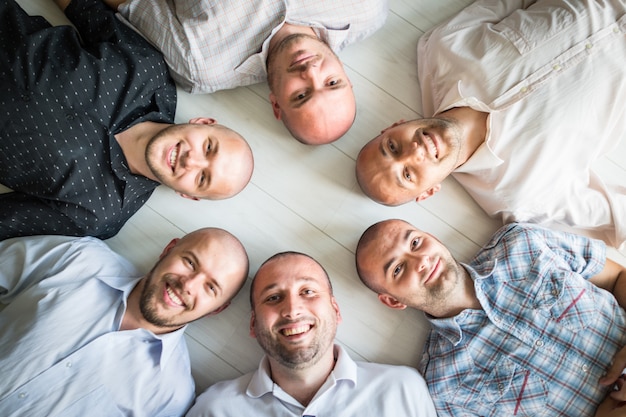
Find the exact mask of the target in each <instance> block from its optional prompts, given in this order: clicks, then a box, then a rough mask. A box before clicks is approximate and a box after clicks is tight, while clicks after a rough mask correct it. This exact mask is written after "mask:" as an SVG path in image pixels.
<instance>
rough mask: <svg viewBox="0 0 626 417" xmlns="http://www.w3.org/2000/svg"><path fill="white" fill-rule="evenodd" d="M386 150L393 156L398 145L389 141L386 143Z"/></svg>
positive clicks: (396, 151)
mask: <svg viewBox="0 0 626 417" xmlns="http://www.w3.org/2000/svg"><path fill="white" fill-rule="evenodd" d="M387 148H389V152H391V153H392V154H394V155H396V154H397V153H398V145H397V144H396V142H395V141H393V140H391V139H389V140H388V141H387Z"/></svg>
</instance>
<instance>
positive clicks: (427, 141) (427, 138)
mask: <svg viewBox="0 0 626 417" xmlns="http://www.w3.org/2000/svg"><path fill="white" fill-rule="evenodd" d="M422 137H423V138H424V145H426V147H427V148H428V153H429V154H430V155H432V156H433V158H434V159H439V150H438V149H437V144H436V142H435V139H434V138H433V136H432V135H431V134H430V133H427V132H422Z"/></svg>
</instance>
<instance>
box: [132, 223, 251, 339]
mask: <svg viewBox="0 0 626 417" xmlns="http://www.w3.org/2000/svg"><path fill="white" fill-rule="evenodd" d="M233 245H234V244H233V243H232V242H231V240H229V239H224V238H222V237H221V235H220V234H217V235H215V234H214V233H211V232H207V233H205V232H194V233H192V234H189V235H187V236H185V237H184V238H183V239H181V240H179V241H176V240H174V241H172V243H170V245H169V246H168V247H167V248H166V250H165V251H164V255H162V257H161V259H160V260H159V262H158V263H157V264H156V265H155V266H154V268H153V269H152V271H150V273H149V274H148V276H147V278H146V282H145V285H144V287H143V289H142V292H141V297H140V309H141V313H142V315H143V316H144V318H145V319H146V320H147V321H148V322H150V323H151V324H153V325H155V326H159V327H162V328H164V329H165V330H171V329H176V328H178V327H181V326H183V325H185V324H187V323H189V322H192V321H194V320H197V319H199V318H202V317H204V316H206V315H208V314H210V313H217V312H219V311H221V310H222V309H223V308H225V307H226V306H227V305H228V304H227V303H228V301H229V300H230V299H231V298H232V297H233V296H234V295H235V293H236V291H237V290H238V289H239V287H240V285H241V283H242V281H243V279H245V270H246V269H245V268H246V267H247V266H246V265H247V264H246V262H247V260H246V259H245V255H244V254H243V253H242V252H241V250H240V249H239V247H235V246H233Z"/></svg>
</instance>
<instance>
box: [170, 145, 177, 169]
mask: <svg viewBox="0 0 626 417" xmlns="http://www.w3.org/2000/svg"><path fill="white" fill-rule="evenodd" d="M177 156H178V146H175V147H174V149H172V152H171V153H170V167H172V171H173V170H174V164H176V157H177Z"/></svg>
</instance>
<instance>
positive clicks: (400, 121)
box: [380, 119, 405, 133]
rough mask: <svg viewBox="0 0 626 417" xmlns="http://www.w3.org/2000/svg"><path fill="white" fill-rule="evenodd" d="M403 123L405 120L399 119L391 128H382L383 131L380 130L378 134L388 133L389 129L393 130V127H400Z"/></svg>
mask: <svg viewBox="0 0 626 417" xmlns="http://www.w3.org/2000/svg"><path fill="white" fill-rule="evenodd" d="M404 122H405V120H404V119H400V120H398V121H397V122H395V123H394V124H392V125H391V126H389V127H386V128H384V129H383V130H381V131H380V133H385V132H386V131H388V130H389V129H391V128H394V127H396V126H398V125H401V124H402V123H404Z"/></svg>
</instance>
